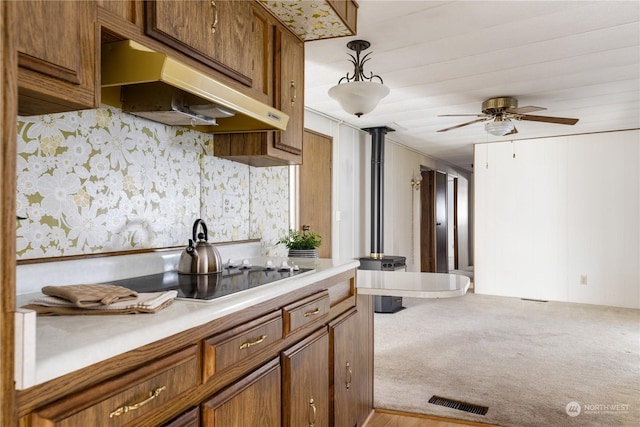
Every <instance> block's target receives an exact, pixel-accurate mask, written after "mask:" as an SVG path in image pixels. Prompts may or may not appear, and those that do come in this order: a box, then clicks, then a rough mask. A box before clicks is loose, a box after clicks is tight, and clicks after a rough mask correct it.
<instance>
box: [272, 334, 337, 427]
mask: <svg viewBox="0 0 640 427" xmlns="http://www.w3.org/2000/svg"><path fill="white" fill-rule="evenodd" d="M282 367H283V383H282V400H283V418H282V419H283V426H284V427H329V375H328V372H329V334H328V332H327V329H326V328H325V329H323V330H321V331H319V332H316V333H314V334H313V335H311V336H310V337H309V338H307V339H305V340H303V341H302V342H300V343H298V344H296V345H295V346H293V347H291V348H290V349H288V350H286V351H284V352H283V354H282Z"/></svg>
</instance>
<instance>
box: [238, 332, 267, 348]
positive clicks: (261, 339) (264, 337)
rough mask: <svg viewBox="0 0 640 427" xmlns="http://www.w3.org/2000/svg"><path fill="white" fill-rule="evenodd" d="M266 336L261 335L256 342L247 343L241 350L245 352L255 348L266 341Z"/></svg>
mask: <svg viewBox="0 0 640 427" xmlns="http://www.w3.org/2000/svg"><path fill="white" fill-rule="evenodd" d="M266 339H267V336H266V335H260V336H259V337H258V338H257V339H256V340H255V341H251V342H246V343H244V344H242V345H241V346H240V350H244V349H245V348H249V347H253V346H254V345H258V344H260V343H261V342H262V341H264V340H266Z"/></svg>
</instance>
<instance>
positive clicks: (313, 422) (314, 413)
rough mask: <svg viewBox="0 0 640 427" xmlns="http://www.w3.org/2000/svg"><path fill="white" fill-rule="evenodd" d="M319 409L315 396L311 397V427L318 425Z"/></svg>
mask: <svg viewBox="0 0 640 427" xmlns="http://www.w3.org/2000/svg"><path fill="white" fill-rule="evenodd" d="M317 412H318V410H317V409H316V404H315V402H314V401H313V397H312V398H311V399H309V427H315V425H316V416H317V415H318V413H317Z"/></svg>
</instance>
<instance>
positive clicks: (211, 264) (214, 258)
mask: <svg viewBox="0 0 640 427" xmlns="http://www.w3.org/2000/svg"><path fill="white" fill-rule="evenodd" d="M199 227H202V232H201V233H198V228H199ZM207 240H208V231H207V224H205V223H204V221H203V220H201V219H197V220H196V222H194V223H193V235H192V238H191V239H189V246H187V247H186V248H185V250H184V252H182V255H180V262H179V263H178V273H180V274H211V273H220V272H221V271H222V260H221V258H220V253H219V252H218V250H217V249H216V248H215V247H214V246H213V245H212V244H211V243H208V242H207ZM194 243H195V245H194Z"/></svg>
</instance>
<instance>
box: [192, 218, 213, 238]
mask: <svg viewBox="0 0 640 427" xmlns="http://www.w3.org/2000/svg"><path fill="white" fill-rule="evenodd" d="M198 225H201V226H202V232H203V234H204V241H205V242H207V241H208V240H209V231H208V230H207V224H205V223H204V221H203V220H202V219H200V218H198V219H196V222H194V223H193V241H194V242H197V241H199V240H200V239H198Z"/></svg>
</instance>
